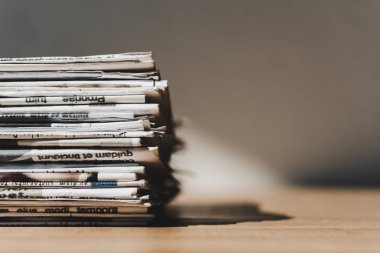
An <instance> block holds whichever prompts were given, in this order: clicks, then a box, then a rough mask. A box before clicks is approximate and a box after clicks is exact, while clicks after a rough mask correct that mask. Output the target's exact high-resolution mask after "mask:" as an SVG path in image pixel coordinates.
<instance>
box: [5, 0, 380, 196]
mask: <svg viewBox="0 0 380 253" xmlns="http://www.w3.org/2000/svg"><path fill="white" fill-rule="evenodd" d="M379 14H380V2H379V1H355V0H354V1H290V0H286V1H280V0H278V1H267V0H266V1H14V0H10V1H1V2H0V34H1V36H0V45H1V47H0V56H2V57H13V56H14V57H15V56H40V55H87V54H100V53H113V52H124V51H146V50H152V51H153V52H154V55H155V58H156V60H157V62H158V66H159V67H160V69H161V71H162V74H163V76H164V78H167V79H169V81H170V85H171V95H172V100H173V107H174V113H175V115H176V117H177V118H179V119H182V120H183V121H184V126H183V127H182V129H180V134H181V136H183V137H184V138H185V140H186V141H187V142H188V149H187V151H184V152H182V153H180V154H179V155H178V156H176V157H175V159H174V163H175V166H176V167H177V168H179V169H181V170H185V173H186V171H190V172H191V173H190V174H191V175H190V176H189V177H190V178H192V179H190V180H187V181H186V179H185V181H186V182H187V183H185V184H186V185H187V184H190V185H193V186H197V189H198V188H199V189H200V191H201V190H203V189H204V188H207V187H210V185H218V186H220V187H221V188H226V189H231V188H232V187H236V189H240V190H242V189H244V190H249V189H251V188H250V187H253V188H252V189H254V186H255V185H260V184H261V183H262V182H264V181H266V180H267V176H269V177H270V178H272V179H273V178H276V179H277V180H278V179H280V180H284V179H285V180H289V181H292V182H298V183H305V184H335V185H336V184H338V185H341V184H355V185H373V184H377V183H379V181H380V179H379V176H380V170H379V162H380V157H379V147H380V141H379V137H380V128H379V127H380V116H379V112H380V109H379V108H380V102H379V99H378V98H379V95H380V84H379V81H380V71H379V59H380V57H379V56H380V53H379V52H380V51H379V45H380V36H379V35H380V32H379V25H380V15H379ZM264 174H265V175H264ZM185 177H186V176H185ZM210 179H212V180H211V181H210ZM229 181H235V183H231V182H229ZM210 182H211V183H210ZM186 187H188V188H187V189H190V188H189V186H186ZM202 187H203V188H202ZM239 187H240V188H239Z"/></svg>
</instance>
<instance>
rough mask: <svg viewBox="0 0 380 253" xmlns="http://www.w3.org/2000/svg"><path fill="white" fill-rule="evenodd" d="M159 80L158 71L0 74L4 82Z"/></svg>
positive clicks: (19, 72) (20, 72)
mask: <svg viewBox="0 0 380 253" xmlns="http://www.w3.org/2000/svg"><path fill="white" fill-rule="evenodd" d="M131 79H133V80H159V76H158V72H157V71H150V72H136V73H133V72H103V71H72V70H69V71H35V72H22V71H18V72H0V80H2V81H14V80H17V81H22V80H26V81H29V80H34V81H42V80H43V81H46V80H131Z"/></svg>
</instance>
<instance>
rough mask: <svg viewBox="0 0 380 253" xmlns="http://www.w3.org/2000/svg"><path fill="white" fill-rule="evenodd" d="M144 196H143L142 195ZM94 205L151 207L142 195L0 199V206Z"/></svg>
mask: <svg viewBox="0 0 380 253" xmlns="http://www.w3.org/2000/svg"><path fill="white" fill-rule="evenodd" d="M143 197H144V196H143ZM94 205H98V206H109V207H139V208H147V207H151V206H152V204H151V203H148V202H145V200H143V198H142V197H140V198H138V199H122V200H121V199H102V200H96V199H76V200H73V199H53V198H50V199H38V198H35V199H32V200H31V199H27V198H26V199H21V198H19V199H7V200H6V201H5V200H4V201H0V207H7V206H20V207H25V206H28V207H32V206H47V207H52V206H58V207H59V206H70V207H92V206H94Z"/></svg>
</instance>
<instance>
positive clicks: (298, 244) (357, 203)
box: [0, 188, 380, 253]
mask: <svg viewBox="0 0 380 253" xmlns="http://www.w3.org/2000/svg"><path fill="white" fill-rule="evenodd" d="M240 200H241V201H240ZM171 211H172V212H173V213H176V215H177V216H170V217H172V219H171V220H169V221H165V222H163V223H162V224H160V225H157V226H156V227H143V228H141V227H140V228H139V227H129V228H120V227H119V228H83V227H82V228H69V227H66V228H65V227H64V228H57V227H50V228H43V227H39V228H33V227H28V228H25V227H13V228H12V227H10V228H5V227H3V228H0V230H1V231H0V233H1V237H0V238H1V239H0V244H1V252H2V253H3V252H4V253H5V252H17V253H19V252H28V253H34V252H36V253H37V252H39V253H43V252H81V253H84V252H91V253H94V252H102V253H104V252H165V253H169V252H292V253H294V252H345V253H346V252H380V189H366V190H363V189H356V190H354V189H318V188H317V189H315V188H314V189H310V188H286V189H278V190H275V191H266V192H257V193H252V194H250V195H249V197H245V198H242V197H239V200H238V199H234V200H230V201H229V200H227V199H224V200H223V201H215V200H214V201H211V202H210V201H203V202H202V201H200V202H198V203H197V204H195V203H190V202H189V201H188V200H183V201H182V200H181V199H180V200H179V201H177V203H176V206H175V207H172V209H171ZM173 215H174V214H173Z"/></svg>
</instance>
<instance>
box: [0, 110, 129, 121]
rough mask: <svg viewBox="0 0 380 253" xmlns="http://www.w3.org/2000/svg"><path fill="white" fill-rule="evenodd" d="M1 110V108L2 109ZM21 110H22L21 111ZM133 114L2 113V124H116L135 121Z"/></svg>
mask: <svg viewBox="0 0 380 253" xmlns="http://www.w3.org/2000/svg"><path fill="white" fill-rule="evenodd" d="M0 109H1V108H0ZM20 110H21V109H20ZM133 119H135V114H134V113H133V112H128V111H124V112H112V111H111V112H107V113H106V114H105V113H104V112H97V111H92V112H88V111H70V112H17V113H14V112H0V122H3V123H4V122H39V123H41V122H115V121H120V120H126V121H128V120H133Z"/></svg>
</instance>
